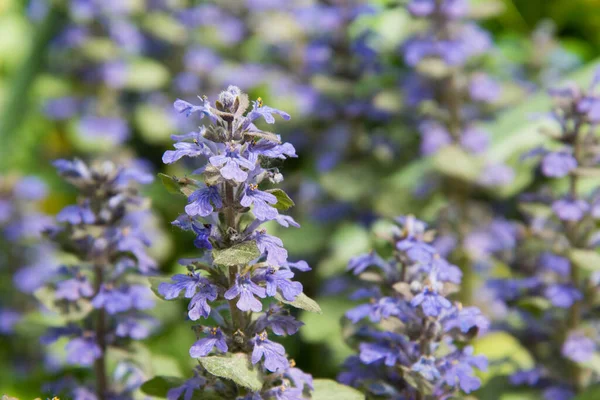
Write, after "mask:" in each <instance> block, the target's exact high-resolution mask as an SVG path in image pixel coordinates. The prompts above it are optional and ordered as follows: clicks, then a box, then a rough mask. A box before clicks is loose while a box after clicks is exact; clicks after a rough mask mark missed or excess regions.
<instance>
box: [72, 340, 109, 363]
mask: <svg viewBox="0 0 600 400" xmlns="http://www.w3.org/2000/svg"><path fill="white" fill-rule="evenodd" d="M65 350H66V351H67V363H69V364H74V365H81V366H84V367H89V366H91V365H92V364H93V363H94V361H95V360H96V359H97V358H99V357H100V356H101V355H102V350H101V349H100V346H98V344H97V343H96V340H95V339H94V338H92V337H77V338H74V339H71V341H70V342H69V343H67V345H66V346H65Z"/></svg>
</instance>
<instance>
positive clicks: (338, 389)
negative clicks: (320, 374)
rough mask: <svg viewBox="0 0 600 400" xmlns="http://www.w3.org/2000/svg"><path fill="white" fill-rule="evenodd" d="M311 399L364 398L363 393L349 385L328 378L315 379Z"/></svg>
mask: <svg viewBox="0 0 600 400" xmlns="http://www.w3.org/2000/svg"><path fill="white" fill-rule="evenodd" d="M313 384H314V386H315V391H314V392H313V393H312V399H313V400H364V399H365V395H364V394H362V393H361V392H359V391H358V390H356V389H354V388H351V387H350V386H346V385H342V384H341V383H337V382H336V381H332V380H330V379H315V380H314V381H313Z"/></svg>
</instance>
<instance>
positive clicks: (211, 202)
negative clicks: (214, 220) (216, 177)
mask: <svg viewBox="0 0 600 400" xmlns="http://www.w3.org/2000/svg"><path fill="white" fill-rule="evenodd" d="M188 200H189V202H190V203H189V204H188V205H187V206H185V212H186V213H187V214H188V215H190V216H192V217H193V216H195V215H199V216H201V217H206V216H208V215H210V214H211V213H212V212H213V211H214V210H215V208H216V209H217V210H218V209H220V208H221V207H223V202H222V201H221V196H220V195H219V188H218V187H217V186H206V187H204V188H202V189H198V190H196V191H195V192H194V193H192V194H191V195H190V197H189V198H188ZM213 206H214V207H213Z"/></svg>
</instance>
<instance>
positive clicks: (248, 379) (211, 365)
mask: <svg viewBox="0 0 600 400" xmlns="http://www.w3.org/2000/svg"><path fill="white" fill-rule="evenodd" d="M198 361H199V362H200V364H202V366H203V367H204V368H205V369H206V370H207V371H208V372H209V373H211V374H212V375H215V376H218V377H221V378H225V379H230V380H232V381H234V382H235V383H236V384H238V385H240V386H243V387H245V388H248V389H250V390H252V391H257V390H260V389H261V388H262V386H263V382H262V379H261V376H260V372H259V371H258V368H253V367H252V364H251V363H250V359H249V358H248V355H247V354H244V353H234V354H227V355H224V356H212V357H202V358H199V359H198Z"/></svg>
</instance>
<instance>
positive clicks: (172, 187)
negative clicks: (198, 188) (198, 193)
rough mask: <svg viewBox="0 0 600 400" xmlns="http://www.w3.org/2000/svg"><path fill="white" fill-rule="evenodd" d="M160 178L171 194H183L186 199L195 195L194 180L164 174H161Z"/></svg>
mask: <svg viewBox="0 0 600 400" xmlns="http://www.w3.org/2000/svg"><path fill="white" fill-rule="evenodd" d="M158 177H159V178H160V181H161V182H162V184H163V185H164V187H165V188H166V189H167V191H168V192H169V193H173V194H182V195H184V196H186V197H189V196H190V195H191V194H192V193H194V188H195V185H196V182H195V181H194V180H192V179H189V178H181V179H180V178H176V177H174V176H171V175H167V174H163V173H159V174H158Z"/></svg>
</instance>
